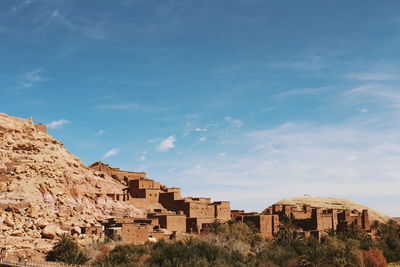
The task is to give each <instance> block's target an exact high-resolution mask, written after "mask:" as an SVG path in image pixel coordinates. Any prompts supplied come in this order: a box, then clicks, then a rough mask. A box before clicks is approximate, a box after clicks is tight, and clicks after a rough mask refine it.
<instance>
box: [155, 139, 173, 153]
mask: <svg viewBox="0 0 400 267" xmlns="http://www.w3.org/2000/svg"><path fill="white" fill-rule="evenodd" d="M175 141H176V138H175V136H174V135H170V136H168V137H167V138H166V139H164V140H163V141H161V143H160V144H159V145H158V147H157V149H158V151H161V152H165V151H168V150H170V149H172V148H174V147H175Z"/></svg>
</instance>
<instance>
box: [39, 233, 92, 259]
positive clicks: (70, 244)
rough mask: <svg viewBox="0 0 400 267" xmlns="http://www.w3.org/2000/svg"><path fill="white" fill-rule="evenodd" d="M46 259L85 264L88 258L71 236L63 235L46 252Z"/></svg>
mask: <svg viewBox="0 0 400 267" xmlns="http://www.w3.org/2000/svg"><path fill="white" fill-rule="evenodd" d="M46 260H48V261H58V262H64V263H68V264H85V263H86V262H88V261H89V260H90V259H89V257H88V256H87V255H86V254H85V253H84V252H83V251H82V250H81V249H80V248H79V246H78V244H77V243H76V242H75V241H74V240H73V238H72V237H71V236H68V235H63V236H61V238H60V240H58V242H57V243H56V244H55V245H54V247H53V249H52V250H51V251H50V252H49V253H48V254H47V257H46Z"/></svg>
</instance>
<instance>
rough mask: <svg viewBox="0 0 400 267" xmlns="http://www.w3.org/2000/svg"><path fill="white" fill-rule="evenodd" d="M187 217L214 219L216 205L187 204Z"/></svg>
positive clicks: (185, 210)
mask: <svg viewBox="0 0 400 267" xmlns="http://www.w3.org/2000/svg"><path fill="white" fill-rule="evenodd" d="M184 212H185V215H186V217H199V218H201V217H214V205H210V204H207V203H201V202H185V209H184Z"/></svg>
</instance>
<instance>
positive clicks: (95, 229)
mask: <svg viewBox="0 0 400 267" xmlns="http://www.w3.org/2000/svg"><path fill="white" fill-rule="evenodd" d="M103 232H104V230H103V226H101V225H100V226H85V227H81V233H82V234H86V235H96V236H100V237H101V236H103Z"/></svg>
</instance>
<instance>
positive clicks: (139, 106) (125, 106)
mask: <svg viewBox="0 0 400 267" xmlns="http://www.w3.org/2000/svg"><path fill="white" fill-rule="evenodd" d="M95 108H96V109H104V110H138V111H143V112H158V111H166V110H167V109H166V108H162V107H153V106H145V105H142V104H139V103H124V104H103V105H98V106H96V107H95Z"/></svg>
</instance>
